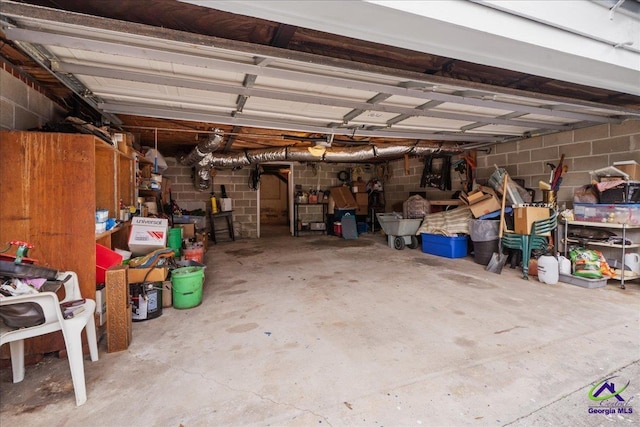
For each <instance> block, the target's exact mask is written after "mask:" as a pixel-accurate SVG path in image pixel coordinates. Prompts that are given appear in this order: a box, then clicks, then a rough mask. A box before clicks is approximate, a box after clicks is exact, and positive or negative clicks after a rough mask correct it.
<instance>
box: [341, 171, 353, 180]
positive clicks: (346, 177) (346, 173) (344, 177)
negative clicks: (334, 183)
mask: <svg viewBox="0 0 640 427" xmlns="http://www.w3.org/2000/svg"><path fill="white" fill-rule="evenodd" d="M338 179H339V180H340V182H349V181H351V176H350V174H349V171H340V172H338Z"/></svg>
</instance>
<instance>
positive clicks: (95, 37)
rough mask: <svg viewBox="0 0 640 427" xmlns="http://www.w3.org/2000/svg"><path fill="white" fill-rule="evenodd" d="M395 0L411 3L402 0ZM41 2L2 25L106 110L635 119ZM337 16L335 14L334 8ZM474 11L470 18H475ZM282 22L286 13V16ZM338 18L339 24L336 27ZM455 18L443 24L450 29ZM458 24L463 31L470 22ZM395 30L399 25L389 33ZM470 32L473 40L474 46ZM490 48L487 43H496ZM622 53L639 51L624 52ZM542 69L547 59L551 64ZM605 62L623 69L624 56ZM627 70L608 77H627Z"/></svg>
mask: <svg viewBox="0 0 640 427" xmlns="http://www.w3.org/2000/svg"><path fill="white" fill-rule="evenodd" d="M190 2H191V3H197V4H209V5H215V6H216V7H219V8H222V9H224V8H227V9H237V8H239V7H240V6H243V7H245V8H246V7H249V6H251V7H252V8H253V9H255V8H256V7H259V8H260V9H261V10H267V9H269V8H271V10H272V11H273V10H276V9H273V8H275V7H276V6H277V7H278V10H282V7H283V6H286V7H287V8H288V10H289V11H290V15H295V12H296V11H299V10H300V7H302V6H301V5H304V8H305V10H307V9H306V8H311V9H309V10H307V12H305V14H304V16H307V17H308V16H312V15H313V16H316V17H317V18H323V19H320V20H318V19H316V22H325V19H329V17H328V16H326V15H327V14H328V13H329V12H335V11H333V10H332V11H327V13H325V14H324V15H315V12H316V10H317V8H318V7H319V6H320V5H322V4H325V6H327V4H326V2H270V1H261V2H215V4H212V3H211V2H207V1H190ZM329 3H331V4H332V5H334V6H335V7H334V8H328V6H327V8H328V9H336V11H340V10H342V8H348V9H349V10H351V12H352V13H355V12H356V11H357V10H358V9H357V8H356V9H353V8H354V7H355V6H358V5H359V6H361V7H366V8H367V11H369V10H373V11H376V13H381V12H383V11H386V15H385V16H387V19H381V18H382V17H381V16H379V17H378V18H380V19H376V16H375V15H373V16H369V17H368V18H367V19H366V22H368V26H369V27H370V30H371V29H372V28H371V27H372V25H371V23H372V22H383V23H384V25H377V26H376V27H375V29H377V30H378V32H377V33H376V34H378V35H379V34H380V30H381V29H384V31H385V32H387V33H388V32H390V31H393V30H394V29H397V26H398V25H400V24H401V23H403V22H407V23H411V22H414V21H413V20H411V19H408V20H407V21H404V20H400V17H402V18H403V19H404V18H406V17H407V15H406V13H405V12H400V11H398V10H390V9H389V7H390V4H389V3H387V2H378V3H384V5H381V4H372V3H369V2H365V3H363V2H329ZM409 3H411V2H409ZM422 3H423V2H416V4H422ZM427 3H432V2H427ZM452 3H454V4H456V5H459V2H443V4H442V5H440V6H442V7H444V8H445V9H450V8H451V7H453V6H452ZM560 3H562V2H560ZM465 4H466V3H465ZM554 4H555V2H554ZM393 5H396V6H402V7H405V8H408V7H409V6H411V5H410V4H408V3H407V2H397V3H396V2H393ZM469 6H471V7H473V8H478V7H480V8H481V10H482V11H483V12H484V13H483V14H481V15H486V14H493V13H494V12H495V9H491V8H487V7H484V6H479V5H477V4H473V3H469ZM369 8H372V9H369ZM40 10H41V9H38V8H34V7H28V6H24V5H23V6H18V5H16V4H13V3H11V2H3V8H2V9H1V12H0V14H1V15H2V18H3V20H4V21H5V22H4V28H3V30H4V32H5V34H6V35H7V37H8V38H9V39H10V40H14V41H15V42H17V43H18V44H19V45H20V46H22V47H23V48H24V49H25V50H27V51H28V52H30V54H31V56H32V57H34V58H36V59H37V60H38V61H39V62H40V63H41V64H43V65H44V66H46V67H49V68H50V69H51V70H52V72H54V73H56V75H57V76H58V77H59V78H60V79H61V80H63V81H64V82H65V83H67V84H68V85H69V86H70V87H72V88H73V89H74V90H75V91H76V92H77V93H79V94H81V95H82V96H84V97H85V99H87V100H88V101H90V102H93V103H94V105H95V106H96V107H97V108H99V109H100V110H102V111H103V112H105V113H113V114H132V115H141V116H147V117H158V118H167V119H182V120H193V121H201V122H212V123H219V124H228V125H236V126H251V127H257V128H265V129H282V130H292V131H301V132H314V133H325V134H335V135H349V136H355V135H358V136H369V137H385V138H405V139H406V138H410V139H418V140H421V139H422V140H424V139H429V140H441V141H457V142H467V143H487V142H502V141H505V140H509V139H513V138H521V137H523V135H538V134H545V133H550V132H557V131H563V130H569V129H574V128H580V127H586V126H592V125H596V124H601V123H618V122H620V121H622V120H624V119H628V118H633V119H638V118H640V112H638V111H637V110H628V109H623V108H617V107H605V106H601V105H598V104H594V103H589V102H583V101H567V100H563V99H559V98H556V97H551V96H543V95H534V94H530V93H525V92H518V91H515V90H509V89H501V88H496V87H489V86H483V85H479V84H470V83H469V84H465V83H464V82H459V81H454V80H449V79H445V78H442V77H434V76H428V75H424V74H418V73H411V72H402V71H397V70H396V71H394V72H391V71H390V70H389V69H385V68H381V67H374V66H368V67H366V68H364V67H360V68H357V67H354V65H353V64H352V63H348V62H346V61H340V60H331V61H327V60H326V58H324V59H320V58H318V57H315V56H313V55H308V54H302V53H298V54H285V53H283V52H282V50H278V49H273V48H269V47H263V48H261V49H260V50H259V51H257V50H256V49H258V48H255V47H251V48H250V47H247V48H246V49H240V48H238V49H230V48H228V47H227V46H221V45H220V42H219V40H218V41H216V40H214V39H212V38H207V37H205V36H201V35H192V34H190V33H183V32H178V31H172V30H166V29H152V28H151V27H146V26H142V25H138V24H134V23H130V24H127V26H126V27H123V26H120V27H119V29H118V30H115V29H113V25H112V21H110V20H107V19H102V18H96V17H93V18H92V19H91V20H87V21H86V23H84V21H82V19H78V17H77V16H76V17H73V19H71V18H70V16H71V14H69V13H68V12H61V11H57V12H53V13H51V12H48V13H47V14H43V13H41V12H40ZM25 11H27V12H25ZM236 11H237V10H236ZM343 12H344V10H343ZM318 13H319V11H318ZM500 13H502V12H500ZM334 15H340V14H339V13H336V14H334V13H331V16H334ZM358 16H360V15H358ZM350 17H351V18H354V17H353V16H350ZM393 17H395V19H394V18H393ZM335 18H336V19H337V18H338V17H337V16H335ZM344 18H345V19H346V18H347V16H345V17H344ZM481 18H482V16H477V17H476V19H477V20H478V21H482V19H481ZM331 19H333V18H331ZM422 19H426V18H418V21H417V22H422V23H423V24H424V22H423V21H421V20H422ZM282 20H285V21H286V16H283V18H282ZM327 22H328V21H327ZM340 22H342V21H340V20H339V21H338V22H336V26H338V27H340V26H341V24H340ZM364 22H365V20H363V19H362V18H361V19H355V18H354V19H353V22H352V24H353V25H352V27H353V28H354V29H357V28H358V24H364ZM303 24H304V25H307V24H306V23H303ZM325 24H326V23H325ZM344 24H345V25H346V22H345V23H344ZM296 25H300V23H296ZM452 25H453V24H452V23H451V22H449V23H448V26H449V27H448V28H451V26H452ZM411 26H412V25H408V26H407V28H410V27H411ZM458 26H459V25H457V24H456V25H453V27H456V28H457V27H458ZM325 31H326V29H325ZM474 31H476V32H477V31H479V30H477V29H476V30H474ZM370 32H371V31H370ZM465 32H466V33H467V36H469V35H470V33H469V29H468V28H467V29H466V30H465ZM404 35H405V36H406V35H407V32H405V33H404ZM419 35H420V34H414V36H419ZM400 36H402V34H396V40H397V39H398V37H400ZM407 37H408V36H407ZM491 37H495V35H491ZM473 38H475V36H474V37H472V38H470V39H468V41H469V43H471V40H472V39H473ZM501 40H502V41H504V40H505V39H504V37H503V38H502V39H501ZM431 42H434V41H433V40H431ZM476 42H478V40H476ZM461 45H463V44H461ZM493 47H494V49H492V50H493V51H494V52H495V51H500V50H501V49H502V48H500V49H498V48H496V47H495V46H493ZM504 48H505V49H507V48H508V45H504ZM485 51H487V49H485ZM510 52H511V53H512V54H513V55H509V53H510ZM617 52H622V53H625V55H626V53H628V52H631V53H633V54H635V51H632V50H627V49H622V50H618V51H617ZM517 53H518V52H517V51H513V50H506V51H504V55H505V57H506V56H512V58H511V60H512V61H518V58H517V56H518V55H517ZM485 54H486V52H485ZM285 55H286V56H285ZM539 65H540V64H539ZM548 66H549V68H550V69H553V68H554V67H553V64H548ZM608 66H609V67H611V69H616V70H618V69H624V66H622V65H616V64H609V65H608ZM560 71H562V70H560ZM564 71H565V72H566V70H564ZM623 74H624V73H622V74H621V77H620V78H615V79H611V80H616V81H618V82H619V83H620V84H623V85H626V84H627V83H628V82H625V78H624V76H623ZM625 75H626V74H625ZM636 77H637V76H636ZM635 89H636V90H637V89H638V87H636V88H635ZM630 93H631V92H630ZM114 120H115V118H114Z"/></svg>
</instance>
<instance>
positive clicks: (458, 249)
mask: <svg viewBox="0 0 640 427" xmlns="http://www.w3.org/2000/svg"><path fill="white" fill-rule="evenodd" d="M422 252H424V253H425V254H431V255H438V256H443V257H447V258H463V257H465V256H467V236H454V237H448V236H443V235H441V234H427V233H422Z"/></svg>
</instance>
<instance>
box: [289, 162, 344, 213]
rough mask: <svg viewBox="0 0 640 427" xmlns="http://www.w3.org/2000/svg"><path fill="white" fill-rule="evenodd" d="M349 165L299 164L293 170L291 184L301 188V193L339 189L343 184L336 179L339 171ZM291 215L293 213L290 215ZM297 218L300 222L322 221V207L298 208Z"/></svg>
mask: <svg viewBox="0 0 640 427" xmlns="http://www.w3.org/2000/svg"><path fill="white" fill-rule="evenodd" d="M349 168H350V165H344V164H329V163H306V164H304V163H300V164H296V165H295V166H294V168H293V182H294V183H295V184H296V185H300V186H301V187H302V191H304V192H309V190H317V189H320V191H326V190H330V189H331V188H332V187H339V186H341V185H343V183H342V182H341V181H340V180H339V179H338V174H339V173H340V171H343V170H347V171H348V170H349ZM292 215H293V213H292ZM298 217H299V219H300V221H302V222H318V221H323V219H322V207H320V206H299V207H298Z"/></svg>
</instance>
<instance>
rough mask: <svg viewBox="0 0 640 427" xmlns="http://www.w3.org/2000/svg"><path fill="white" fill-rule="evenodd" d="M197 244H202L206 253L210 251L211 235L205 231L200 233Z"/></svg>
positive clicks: (197, 235)
mask: <svg viewBox="0 0 640 427" xmlns="http://www.w3.org/2000/svg"><path fill="white" fill-rule="evenodd" d="M195 237H196V243H202V247H203V248H204V251H205V252H206V251H207V249H209V234H208V233H206V232H204V231H198V232H197V233H196V236H195Z"/></svg>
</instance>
